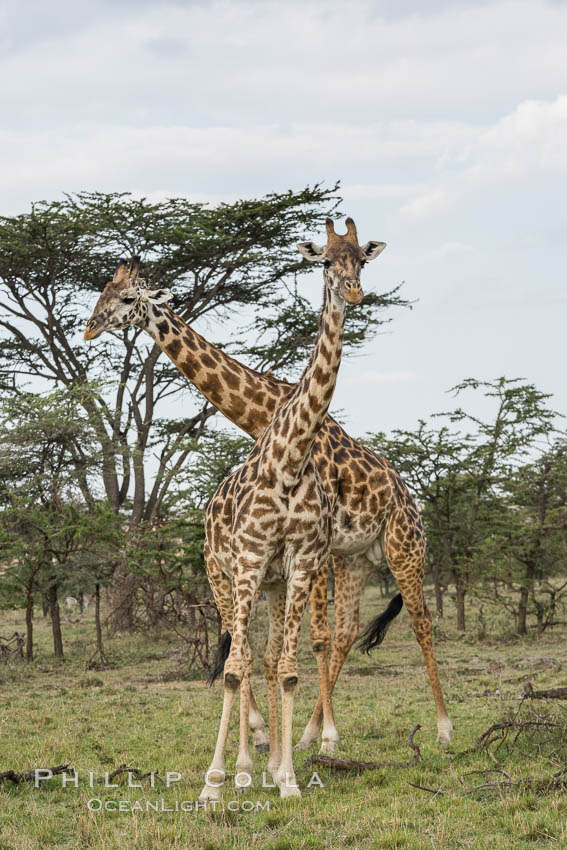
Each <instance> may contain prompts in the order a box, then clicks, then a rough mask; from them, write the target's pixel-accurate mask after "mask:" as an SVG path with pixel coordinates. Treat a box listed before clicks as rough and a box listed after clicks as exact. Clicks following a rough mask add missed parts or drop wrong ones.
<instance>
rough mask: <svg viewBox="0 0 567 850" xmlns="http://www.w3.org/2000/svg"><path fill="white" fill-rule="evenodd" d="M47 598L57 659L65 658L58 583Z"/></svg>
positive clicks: (53, 586) (50, 590) (49, 591)
mask: <svg viewBox="0 0 567 850" xmlns="http://www.w3.org/2000/svg"><path fill="white" fill-rule="evenodd" d="M47 598H48V601H49V614H50V616H51V629H52V632H53V651H54V653H55V657H56V658H64V655H63V637H62V635H61V617H60V616H59V602H58V601H57V583H56V582H54V583H53V584H52V585H51V587H50V588H49V590H48V591H47Z"/></svg>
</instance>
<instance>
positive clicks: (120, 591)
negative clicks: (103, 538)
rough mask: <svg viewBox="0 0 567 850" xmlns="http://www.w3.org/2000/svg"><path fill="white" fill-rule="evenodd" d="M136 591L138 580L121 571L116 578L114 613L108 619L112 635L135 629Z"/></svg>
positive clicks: (113, 595)
mask: <svg viewBox="0 0 567 850" xmlns="http://www.w3.org/2000/svg"><path fill="white" fill-rule="evenodd" d="M135 590H136V578H135V577H134V576H133V575H132V574H131V573H128V572H127V571H126V568H125V567H124V568H122V569H120V570H119V571H118V572H117V574H116V578H115V582H114V589H113V592H112V601H111V605H112V613H111V614H110V616H109V618H108V628H109V632H110V634H115V633H116V632H127V631H130V630H131V629H133V628H134V594H135Z"/></svg>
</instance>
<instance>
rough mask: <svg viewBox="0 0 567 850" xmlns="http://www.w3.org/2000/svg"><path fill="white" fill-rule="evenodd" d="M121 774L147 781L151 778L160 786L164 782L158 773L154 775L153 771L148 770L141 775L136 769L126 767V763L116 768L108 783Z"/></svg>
mask: <svg viewBox="0 0 567 850" xmlns="http://www.w3.org/2000/svg"><path fill="white" fill-rule="evenodd" d="M122 773H130V774H132V775H133V776H135V777H136V779H147V778H148V776H153V777H154V778H155V779H157V780H158V781H159V782H161V783H162V784H165V782H164V780H163V779H162V778H161V776H160V775H159V773H156V772H155V771H154V770H148V772H147V773H142V771H141V770H139V769H138V768H137V767H128V765H127V764H126V763H124V764H121V765H120V767H117V768H116V770H114V771H113V772H112V773H111V774H110V775H109V777H108V781H109V782H112V780H113V779H116V777H117V776H120V775H121V774H122Z"/></svg>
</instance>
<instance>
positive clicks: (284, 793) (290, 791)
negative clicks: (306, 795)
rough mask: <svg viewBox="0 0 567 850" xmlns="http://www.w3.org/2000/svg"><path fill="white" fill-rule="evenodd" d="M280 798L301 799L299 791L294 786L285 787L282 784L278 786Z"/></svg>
mask: <svg viewBox="0 0 567 850" xmlns="http://www.w3.org/2000/svg"><path fill="white" fill-rule="evenodd" d="M280 797H281V798H282V799H285V798H286V797H301V791H300V790H299V788H298V787H297V786H296V785H286V784H285V783H284V784H282V785H280Z"/></svg>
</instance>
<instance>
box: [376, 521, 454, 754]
mask: <svg viewBox="0 0 567 850" xmlns="http://www.w3.org/2000/svg"><path fill="white" fill-rule="evenodd" d="M401 523H403V524H404V525H405V528H406V529H407V523H406V519H405V514H403V513H402V512H401V511H399V512H395V513H394V514H392V516H391V517H390V519H389V522H388V525H387V527H386V534H385V538H384V544H385V546H384V548H385V555H386V560H387V561H388V566H389V567H390V570H391V571H392V575H393V576H394V578H395V579H396V581H397V583H398V587H399V589H400V593H401V594H402V597H403V600H404V605H405V606H406V608H407V611H408V614H409V615H410V618H411V622H412V626H413V630H414V632H415V636H416V638H417V641H418V643H419V645H420V647H421V651H422V653H423V657H424V659H425V665H426V667H427V673H428V675H429V682H430V684H431V690H432V691H433V698H434V699H435V706H436V709H437V742H438V743H439V744H441V745H442V746H447V745H448V744H450V743H451V738H452V735H453V724H452V723H451V721H450V720H449V716H448V714H447V709H446V707H445V700H444V699H443V691H442V689H441V682H440V680H439V671H438V669H437V662H436V660H435V654H434V652H433V630H432V627H431V614H430V613H429V609H428V608H427V605H426V602H425V597H424V595H423V572H424V560H425V558H424V554H425V553H424V547H423V546H422V545H420V546H415V545H414V546H413V547H412V545H411V542H410V541H406V540H405V531H404V526H403V525H402V526H401V528H400V525H401Z"/></svg>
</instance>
